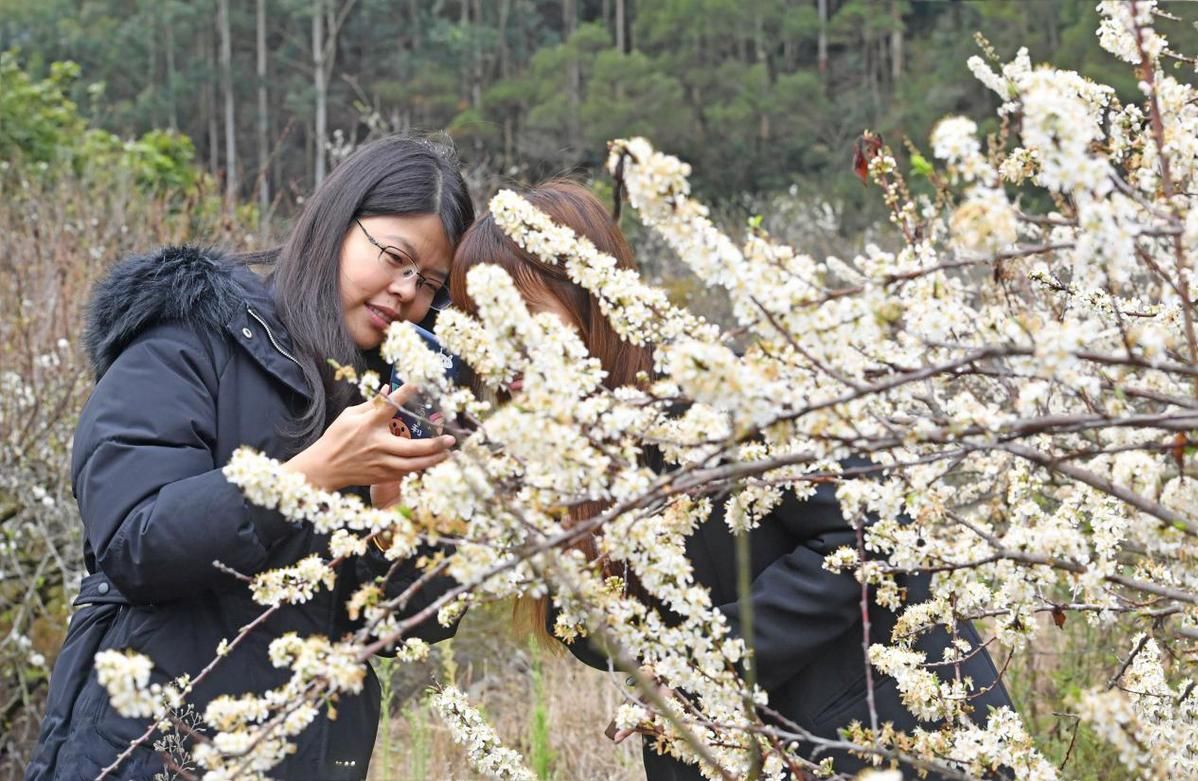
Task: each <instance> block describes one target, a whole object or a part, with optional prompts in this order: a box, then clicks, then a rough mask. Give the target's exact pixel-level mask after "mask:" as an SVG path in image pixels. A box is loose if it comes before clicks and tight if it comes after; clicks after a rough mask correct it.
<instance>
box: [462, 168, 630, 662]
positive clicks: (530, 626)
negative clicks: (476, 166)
mask: <svg viewBox="0 0 1198 781" xmlns="http://www.w3.org/2000/svg"><path fill="white" fill-rule="evenodd" d="M521 195H522V196H523V197H524V198H525V199H526V200H527V201H528V202H529V203H531V204H532V205H533V206H535V207H536V208H538V209H540V210H541V211H542V212H544V213H545V214H547V215H548V216H549V217H550V219H552V220H553V221H554V222H556V223H557V224H559V225H562V226H565V227H567V228H570V229H571V230H573V231H574V232H575V233H576V234H578V235H580V236H585V237H586V238H587V239H589V240H590V241H591V243H592V244H594V245H595V248H596V249H598V250H599V251H600V252H604V253H606V254H608V255H611V256H612V257H613V258H615V261H616V265H617V266H618V267H619V268H628V269H633V268H636V263H635V262H634V259H633V256H632V248H631V247H629V246H628V241H627V240H626V239H625V238H624V234H623V233H622V232H621V231H620V228H619V226H618V225H616V223H615V221H614V220H612V218H611V216H610V215H609V214H608V213H607V210H606V209H605V208H604V207H603V204H602V203H600V202H599V199H598V198H596V197H595V196H594V195H592V194H591V192H590V191H589V190H587V189H586V188H585V187H583V186H582V185H580V184H578V183H577V182H573V181H570V180H568V179H553V180H550V181H547V182H544V183H542V184H539V185H537V186H535V187H532V188H530V189H528V190H526V191H524V192H522V193H521ZM480 263H493V264H495V265H497V266H499V267H501V268H503V269H504V270H505V271H507V273H508V274H509V275H510V276H511V277H512V280H513V281H514V282H515V283H516V288H517V289H518V290H519V291H520V293H521V294H522V295H523V296H524V298H525V300H528V301H538V300H544V299H545V297H546V296H551V297H552V298H554V299H556V300H557V301H558V302H560V303H561V304H562V305H563V307H564V308H565V309H566V311H567V312H569V314H570V315H571V317H572V318H573V320H574V326H575V327H576V328H577V329H578V333H579V335H580V336H581V338H582V341H583V344H585V345H586V347H587V350H588V351H589V352H590V354H591V355H592V356H594V357H595V358H598V359H599V363H600V365H601V366H602V367H603V370H604V371H605V372H607V376H606V377H605V378H604V381H603V384H604V385H605V386H607V387H608V388H618V387H620V386H623V385H632V384H636V383H637V382H638V375H640V374H641V372H645V373H646V374H647V373H648V372H649V371H650V370H651V369H652V366H653V359H652V355H651V353H650V350H649V348H648V347H645V346H638V345H634V344H631V343H630V342H626V341H624V340H623V339H621V338H620V336H619V335H618V334H617V333H616V332H615V330H614V329H613V328H612V327H611V323H609V322H608V320H607V318H606V317H604V316H603V312H602V311H600V309H599V302H598V301H596V300H595V297H594V296H593V295H591V293H590V292H589V291H587V290H586V289H585V288H584V287H582V286H581V285H579V284H577V283H575V282H573V281H572V280H571V279H570V277H569V276H568V275H567V274H566V270H565V269H564V268H563V267H561V266H558V265H552V266H551V265H548V264H546V263H542V262H541V261H540V260H538V259H537V258H536V257H534V256H533V255H531V254H530V253H528V252H526V251H525V250H523V249H521V248H520V247H519V246H517V245H516V243H515V242H514V241H512V240H511V238H509V237H508V235H507V234H506V233H504V232H503V229H501V228H500V227H499V226H498V225H497V224H495V219H494V217H493V216H492V215H491V214H485V215H483V216H482V217H480V218H479V219H478V220H476V221H475V222H474V224H473V225H472V226H471V227H470V229H469V230H467V231H466V234H465V235H464V236H463V237H462V240H461V242H460V243H459V244H458V248H457V251H456V252H455V253H454V257H453V265H452V267H451V268H450V272H449V289H450V291H451V295H452V298H453V305H454V307H455V308H457V309H460V310H463V311H465V312H467V313H469V314H475V313H476V312H477V307H476V306H475V304H474V302H473V301H471V300H470V297H469V296H468V295H467V294H466V273H467V272H468V271H469V270H470V269H471V268H473V267H474V266H476V265H478V264H480ZM606 506H607V505H606V503H604V502H585V503H582V504H578V505H574V506H572V507H571V508H570V510H569V517H570V523H572V524H574V523H580V522H582V521H584V520H586V519H588V518H591V517H593V516H595V515H597V514H598V513H600V512H602V511H603V510H604V509H605V507H606ZM576 547H577V548H578V549H580V550H582V551H583V552H584V553H585V554H586V555H587V557H588V558H589V559H591V560H594V559H595V558H596V556H597V550H596V545H595V539H594V537H593V536H591V537H588V538H587V539H585V540H583V541H581V542H580V543H578V544H577V546H576ZM603 570H604V574H606V575H620V576H621V577H624V578H625V582H628V581H629V577H628V574H627V573H624V572H621V571H619V568H616V567H614V565H613V564H612V562H604V563H603ZM630 585H632V586H634V587H635V584H630ZM548 606H549V605H548V600H547V598H541V599H535V600H534V599H527V598H526V599H521V600H518V601H517V602H516V605H515V608H514V610H513V617H514V619H515V625H516V629H517V631H528V632H532V633H533V635H535V636H536V637H538V638H539V639H541V640H542V641H545V642H549V641H550V639H551V638H550V635H549V633H548V631H547V630H546V626H545V621H546V615H547V611H548ZM554 645H555V646H556V644H554Z"/></svg>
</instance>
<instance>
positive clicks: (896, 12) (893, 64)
mask: <svg viewBox="0 0 1198 781" xmlns="http://www.w3.org/2000/svg"><path fill="white" fill-rule="evenodd" d="M890 14H891V17H892V19H893V20H894V27H893V28H892V29H891V31H890V80H891V84H893V85H896V86H897V85H898V83H899V79H901V78H902V77H903V12H902V6H901V4H900V3H899V1H898V0H891V3H890Z"/></svg>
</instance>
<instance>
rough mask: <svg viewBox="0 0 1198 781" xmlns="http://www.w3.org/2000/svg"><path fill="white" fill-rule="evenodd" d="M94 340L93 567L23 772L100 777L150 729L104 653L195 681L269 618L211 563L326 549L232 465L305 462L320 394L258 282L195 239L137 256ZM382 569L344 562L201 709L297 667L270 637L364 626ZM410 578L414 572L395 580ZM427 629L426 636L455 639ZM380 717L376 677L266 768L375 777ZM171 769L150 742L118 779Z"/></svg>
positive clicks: (90, 407) (227, 669) (106, 294)
mask: <svg viewBox="0 0 1198 781" xmlns="http://www.w3.org/2000/svg"><path fill="white" fill-rule="evenodd" d="M330 295H335V292H334V291H330ZM87 349H88V351H89V354H90V357H91V360H92V362H93V365H94V368H95V372H96V378H97V382H96V387H95V390H94V391H93V392H92V394H91V397H90V398H89V399H88V401H87V404H86V406H85V407H84V409H83V412H82V416H81V418H80V420H79V426H78V429H77V431H76V433H75V441H74V448H73V452H72V463H71V476H72V480H73V485H74V491H75V496H76V499H77V501H78V503H79V510H80V513H81V515H82V518H83V525H84V532H85V535H84V550H83V555H84V560H85V564H86V568H87V571H88V573H90V574H89V575H88V576H87V577H85V579H84V581H83V587H82V591H81V594H80V596H79V599H78V600H77V601H76V603H75V604H76V605H77V606H78V607H79V609H78V612H76V613H75V615H74V616H73V617H72V619H71V623H70V628H69V630H68V633H67V638H66V641H65V643H64V646H63V649H62V652H61V654H60V656H59V657H58V660H57V662H56V664H55V666H54V672H53V674H52V676H51V680H50V694H49V700H48V703H47V713H46V716H45V718H44V720H43V722H42V729H41V735H40V738H39V745H38V749H37V753H36V755H35V757H34V760H33V762H32V764H31V765H30V766H29V768H28V769H27V771H26V776H25V777H26V780H27V781H31V780H33V779H37V780H38V781H41V780H45V779H69V780H70V781H79V780H80V779H89V778H94V777H95V776H96V775H97V774H98V772H99V771H100V769H101V768H102V767H104V766H106V765H108V764H109V763H110V762H112V760H113V759H114V758H115V757H116V756H117V755H118V753H119V752H120V751H121V750H122V749H123V748H124V747H125V746H127V745H128V744H129V742H130V741H131V740H133V739H134V738H136V737H138V736H139V735H140V734H141V733H142V732H143V731H144V730H145V727H146V722H143V721H140V720H134V719H127V718H123V717H121V716H120V715H118V714H117V713H116V712H115V711H114V710H113V709H112V708H111V707H110V706H109V703H108V697H107V696H106V694H105V692H104V690H103V688H102V687H100V686H99V684H98V683H97V681H96V674H95V671H94V669H93V662H92V660H93V658H94V656H95V653H96V652H97V651H100V650H104V649H110V648H115V649H123V648H130V649H133V650H135V651H138V652H141V653H144V654H147V655H148V656H150V657H151V658H152V659H153V660H154V663H155V665H156V670H155V676H156V679H158V680H166V679H170V678H173V677H175V676H178V675H180V674H182V673H189V674H191V675H192V676H193V677H194V676H195V674H196V673H198V672H199V671H200V670H201V669H202V668H203V667H204V666H205V665H206V664H207V663H208V662H209V661H210V660H211V659H212V658H213V657H214V654H215V652H216V648H217V645H218V643H220V641H221V640H222V639H224V638H229V639H231V638H233V637H234V636H235V635H236V634H237V633H238V630H239V628H240V627H242V626H243V625H245V624H246V623H247V622H249V621H251V620H253V619H254V618H255V617H256V616H258V615H259V614H260V613H261V612H262V610H263V608H262V607H261V606H259V605H257V604H255V603H254V602H253V601H252V600H251V598H250V595H249V592H248V589H247V588H246V586H245V585H244V584H243V583H242V582H240V581H238V580H236V579H235V578H233V577H231V576H229V575H225V574H222V573H221V572H220V571H218V570H217V569H216V568H215V567H214V566H213V562H214V561H220V562H222V563H223V564H226V565H228V566H229V567H232V568H233V569H235V570H237V571H239V572H242V573H248V574H253V573H257V572H261V571H262V570H265V569H270V568H274V567H279V566H284V565H288V564H292V563H294V562H296V561H297V560H299V559H301V558H303V557H304V556H307V555H309V554H312V553H326V554H327V544H326V543H327V538H326V537H323V536H321V535H318V534H317V533H316V532H315V531H314V530H313V529H312V527H310V526H307V525H302V526H300V525H292V524H290V523H288V522H286V521H285V520H284V519H283V517H282V516H281V515H279V514H278V513H276V512H274V511H267V510H264V509H261V508H258V507H254V506H252V505H250V504H248V503H247V502H246V501H245V500H244V499H243V497H242V495H241V493H240V492H239V491H238V489H237V488H236V487H235V486H233V485H232V484H230V483H229V482H228V481H227V480H226V479H225V477H224V475H223V474H222V472H221V467H223V466H224V465H225V464H226V463H227V462H228V460H229V458H230V456H231V455H232V454H233V452H234V451H235V450H236V449H237V448H238V447H241V446H242V445H249V446H251V447H253V448H256V449H257V450H259V451H261V452H263V453H265V454H267V455H270V456H273V457H276V458H280V459H284V458H289V457H290V456H291V455H293V454H294V451H295V449H296V447H295V443H294V441H293V440H292V438H290V437H289V436H288V435H287V434H286V433H285V430H284V424H285V423H286V422H287V420H288V418H289V416H291V415H294V414H295V413H296V412H298V411H299V410H300V409H302V405H303V404H304V402H305V401H306V399H307V398H308V394H309V390H308V388H307V386H306V384H305V381H304V377H303V374H302V373H301V371H300V368H299V365H298V364H297V363H296V362H295V360H294V358H292V356H291V354H290V352H291V350H290V343H289V339H288V336H287V332H286V331H285V330H284V328H283V326H282V324H281V323H280V322H279V321H278V319H277V318H276V317H275V306H274V302H273V299H272V296H271V292H270V289H269V288H268V286H267V285H266V284H265V283H264V282H263V280H262V279H261V278H260V277H258V276H257V275H256V274H255V273H254V272H252V271H251V270H249V269H248V268H245V267H244V266H240V265H237V264H235V263H232V262H230V261H229V260H228V259H227V258H225V257H223V256H222V255H220V254H219V253H213V252H209V251H203V250H197V249H193V248H169V249H164V250H162V251H160V252H158V253H155V254H151V255H145V256H138V257H132V258H129V259H127V260H125V261H123V262H122V263H120V264H118V266H117V267H116V268H115V269H114V270H113V271H112V272H111V273H110V274H109V275H108V277H107V278H106V279H105V280H104V281H102V282H101V283H100V284H99V286H98V287H97V289H96V291H95V293H94V297H93V299H92V302H91V306H90V310H89V314H88V331H87ZM386 566H387V563H386V562H385V561H384V560H383V559H382V558H381V556H378V555H377V554H374V553H372V554H371V555H370V556H368V557H364V558H363V560H359V561H354V562H347V563H346V564H344V565H342V567H341V570H340V572H339V575H338V580H337V586H336V588H335V589H334V590H333V591H331V592H330V591H327V590H325V591H321V592H318V593H317V595H316V596H315V597H314V598H313V599H312V600H311V601H309V602H307V603H305V604H303V605H299V606H290V607H286V608H284V609H283V610H281V611H280V612H278V613H277V614H275V615H274V616H273V617H272V618H271V619H270V620H269V621H267V622H266V623H265V624H264V625H263V626H261V627H260V628H259V629H257V630H256V631H254V632H253V633H252V634H251V635H250V636H249V638H248V639H247V640H246V642H245V643H244V644H242V645H241V646H239V647H237V648H236V649H235V650H234V651H232V652H231V653H230V654H229V655H228V657H227V658H225V659H224V660H222V661H221V662H220V664H219V665H218V666H217V668H216V669H215V671H214V673H213V674H212V675H211V677H210V678H208V679H207V680H206V681H205V682H204V683H203V684H202V685H200V686H199V687H198V688H197V690H196V692H195V693H194V694H193V695H192V696H191V698H190V702H191V703H192V704H193V705H194V706H195V707H196V710H197V711H198V712H200V713H202V712H203V708H204V706H205V705H206V704H207V702H208V701H209V700H211V699H212V698H213V697H215V696H216V695H218V694H239V693H244V692H251V691H253V692H261V691H263V690H265V689H268V688H271V687H274V686H278V685H280V684H281V683H283V682H284V681H285V680H286V679H287V672H286V671H284V670H278V669H276V668H274V667H273V666H272V665H271V663H270V661H269V659H268V658H267V647H268V645H269V644H270V642H271V640H273V639H274V638H276V637H279V636H280V635H283V634H285V633H287V632H296V633H298V634H299V635H301V636H306V635H313V634H320V635H325V636H328V637H331V638H334V639H335V638H339V637H340V636H342V635H343V634H344V633H345V632H347V631H350V630H352V629H353V628H354V627H353V624H352V623H351V622H350V621H349V619H348V617H347V616H346V615H345V613H344V609H343V605H344V603H345V600H346V599H347V598H348V595H349V593H350V592H351V590H352V589H353V588H355V587H356V586H357V585H358V583H360V582H361V580H362V579H363V578H368V577H373V576H374V575H376V574H380V573H382V572H385V571H386ZM416 575H417V573H416V572H415V571H414V570H412V569H411V568H409V569H408V570H407V571H404V572H402V573H401V575H400V576H398V577H396V578H394V579H393V580H392V582H391V584H390V586H391V588H389V590H392V589H398V588H402V587H403V586H404V585H405V583H406V582H410V581H411V580H412V579H413V578H415V577H416ZM434 592H435V590H430V592H428V593H427V594H426V595H425V597H424V600H427V599H431V598H432V596H433V595H434ZM424 600H420V601H421V605H413V606H412V607H413V608H419V607H421V606H422V605H423V604H426V602H425V601H424ZM430 629H431V631H432V632H434V633H435V634H434V635H431V636H429V635H426V639H429V640H436V639H440V637H441V636H443V635H448V634H449V633H450V632H451V631H452V630H440V628H439V627H437V626H435V625H434V626H433V627H430ZM378 715H379V687H378V681H377V680H376V678H375V677H374V674H373V672H372V671H368V675H367V681H366V686H365V688H364V690H363V692H362V694H360V695H358V696H355V697H343V698H342V699H341V701H340V702H338V703H337V718H336V720H335V721H331V720H329V719H327V718H326V717H325V714H324V711H323V710H322V712H321V715H320V716H319V717H318V719H317V721H316V722H315V723H313V724H312V725H310V726H309V727H308V729H307V730H306V731H305V732H304V733H303V734H302V735H301V736H300V740H299V746H298V751H297V752H296V753H295V754H294V755H293V756H292V757H291V758H290V759H289V760H288V761H287V762H286V763H285V764H284V765H281V766H279V767H278V768H276V769H275V770H274V771H273V772H272V773H271V775H272V777H276V778H286V779H329V780H330V781H332V780H334V779H361V778H365V776H366V770H367V766H368V763H369V759H370V752H371V749H372V747H373V744H374V738H375V731H376V728H377V725H378ZM161 768H162V762H161V759H160V758H159V756H158V755H157V754H156V753H154V752H153V751H152V750H149V748H143V749H141V750H139V751H137V752H136V753H135V754H134V756H133V757H132V758H131V759H130V760H129V761H127V762H125V763H124V764H123V765H122V766H121V767H120V769H119V771H118V772H117V773H116V774H115V775H114V778H119V779H122V781H125V780H126V779H139V780H140V779H150V778H151V777H152V776H153V775H154V774H155V773H156V772H158V771H160V770H161Z"/></svg>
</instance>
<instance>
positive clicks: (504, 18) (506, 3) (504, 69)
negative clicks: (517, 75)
mask: <svg viewBox="0 0 1198 781" xmlns="http://www.w3.org/2000/svg"><path fill="white" fill-rule="evenodd" d="M511 14H512V0H500V2H499V78H500V79H501V80H506V79H507V78H508V77H509V76H511V72H512V55H511V49H510V48H509V47H508V43H507V24H508V19H509V18H511ZM515 163H516V133H515V127H514V121H513V118H512V112H511V110H506V111H504V112H503V171H504V173H505V174H506V173H507V172H508V171H510V170H512V166H513V165H515Z"/></svg>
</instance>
